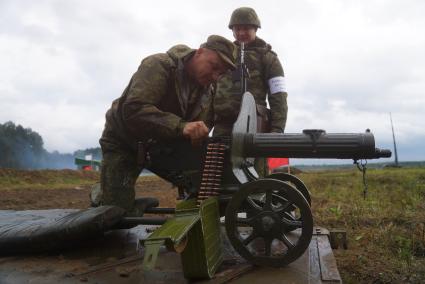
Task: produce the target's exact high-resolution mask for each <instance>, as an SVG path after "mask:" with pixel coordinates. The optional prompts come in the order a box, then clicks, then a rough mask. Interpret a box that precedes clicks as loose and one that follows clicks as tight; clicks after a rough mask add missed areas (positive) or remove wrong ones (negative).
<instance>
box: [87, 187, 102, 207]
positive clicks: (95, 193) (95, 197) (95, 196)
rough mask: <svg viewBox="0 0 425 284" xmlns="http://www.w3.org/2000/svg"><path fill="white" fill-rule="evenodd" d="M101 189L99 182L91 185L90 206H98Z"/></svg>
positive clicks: (100, 200) (100, 198)
mask: <svg viewBox="0 0 425 284" xmlns="http://www.w3.org/2000/svg"><path fill="white" fill-rule="evenodd" d="M102 195H103V194H102V190H101V189H100V182H99V183H96V184H94V185H93V186H92V188H91V191H90V195H89V196H90V206H91V207H98V206H100V203H101V202H102Z"/></svg>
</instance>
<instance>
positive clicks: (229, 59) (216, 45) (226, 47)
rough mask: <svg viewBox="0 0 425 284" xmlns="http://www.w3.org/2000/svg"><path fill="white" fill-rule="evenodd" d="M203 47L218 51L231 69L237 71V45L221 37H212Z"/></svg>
mask: <svg viewBox="0 0 425 284" xmlns="http://www.w3.org/2000/svg"><path fill="white" fill-rule="evenodd" d="M201 47H203V48H208V49H211V50H214V51H216V52H217V53H218V55H219V56H220V58H221V59H223V61H224V62H225V63H227V64H228V65H229V66H230V68H231V69H236V65H235V62H236V57H237V49H236V45H235V44H234V43H233V42H231V41H230V40H227V39H225V38H224V37H222V36H219V35H210V36H209V37H208V39H207V42H205V43H203V44H202V45H201Z"/></svg>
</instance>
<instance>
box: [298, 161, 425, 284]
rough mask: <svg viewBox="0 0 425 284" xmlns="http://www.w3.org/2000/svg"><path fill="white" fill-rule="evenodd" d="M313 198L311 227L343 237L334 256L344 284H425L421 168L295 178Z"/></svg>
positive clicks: (423, 180) (424, 174)
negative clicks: (345, 238)
mask: <svg viewBox="0 0 425 284" xmlns="http://www.w3.org/2000/svg"><path fill="white" fill-rule="evenodd" d="M298 176H299V177H300V178H301V179H302V180H303V181H304V182H305V184H306V185H307V187H309V189H310V191H311V194H312V200H313V202H312V210H313V215H314V219H315V224H316V225H320V226H323V227H326V228H342V229H345V230H346V231H347V236H348V250H343V249H339V250H335V251H334V253H335V255H336V258H337V262H338V268H339V270H340V272H341V274H342V277H343V279H344V282H345V283H358V282H364V283H371V282H375V283H406V282H410V283H424V282H425V237H424V233H425V168H400V169H371V170H368V172H367V184H368V193H367V197H366V198H364V197H363V179H362V175H361V172H359V171H358V170H356V169H353V170H342V171H326V172H315V173H302V174H299V175H298Z"/></svg>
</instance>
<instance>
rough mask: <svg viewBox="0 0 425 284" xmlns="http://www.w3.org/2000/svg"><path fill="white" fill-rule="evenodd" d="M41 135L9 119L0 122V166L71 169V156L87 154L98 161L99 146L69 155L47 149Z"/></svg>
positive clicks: (72, 161) (72, 157)
mask: <svg viewBox="0 0 425 284" xmlns="http://www.w3.org/2000/svg"><path fill="white" fill-rule="evenodd" d="M43 144H44V142H43V138H42V137H41V136H40V135H39V134H38V133H37V132H35V131H32V130H31V128H24V127H22V126H21V125H15V124H14V123H13V122H11V121H9V122H6V123H4V124H0V168H15V169H75V168H76V166H75V164H74V159H75V157H78V158H84V157H85V156H86V155H88V154H91V155H92V157H93V159H95V160H101V158H102V157H101V151H100V148H90V149H86V150H78V151H75V152H74V153H73V154H61V153H59V152H57V151H54V152H52V153H50V152H47V151H46V150H45V149H44V147H43Z"/></svg>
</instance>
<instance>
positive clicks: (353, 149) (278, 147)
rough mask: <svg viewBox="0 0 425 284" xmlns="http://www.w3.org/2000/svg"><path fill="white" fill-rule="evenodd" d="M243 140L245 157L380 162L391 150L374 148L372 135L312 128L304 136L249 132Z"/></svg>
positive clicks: (305, 131)
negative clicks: (376, 160)
mask: <svg viewBox="0 0 425 284" xmlns="http://www.w3.org/2000/svg"><path fill="white" fill-rule="evenodd" d="M244 136H245V137H244V138H243V140H244V142H243V150H242V152H243V155H244V156H245V157H286V158H333V159H354V160H360V159H378V158H388V157H391V151H390V150H385V149H379V148H375V139H374V136H373V134H372V133H369V132H366V133H326V132H325V131H324V130H317V129H310V130H304V131H303V133H296V134H295V133H288V134H280V133H247V134H245V135H244Z"/></svg>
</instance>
